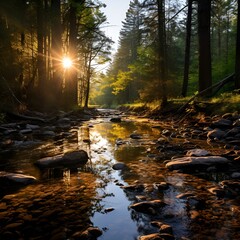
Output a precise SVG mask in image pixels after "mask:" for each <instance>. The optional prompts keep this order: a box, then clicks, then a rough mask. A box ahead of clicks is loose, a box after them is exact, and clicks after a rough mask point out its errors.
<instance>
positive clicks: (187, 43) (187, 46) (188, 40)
mask: <svg viewBox="0 0 240 240" xmlns="http://www.w3.org/2000/svg"><path fill="white" fill-rule="evenodd" d="M192 5H193V0H188V11H187V23H186V40H185V60H184V74H183V85H182V96H183V97H186V95H187V88H188V79H189V66H190V48H191V28H192Z"/></svg>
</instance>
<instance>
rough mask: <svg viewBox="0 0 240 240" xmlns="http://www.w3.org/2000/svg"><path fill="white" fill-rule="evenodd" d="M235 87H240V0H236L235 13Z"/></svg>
mask: <svg viewBox="0 0 240 240" xmlns="http://www.w3.org/2000/svg"><path fill="white" fill-rule="evenodd" d="M235 88H236V89H239V88H240V0H238V15H237V40H236V60H235Z"/></svg>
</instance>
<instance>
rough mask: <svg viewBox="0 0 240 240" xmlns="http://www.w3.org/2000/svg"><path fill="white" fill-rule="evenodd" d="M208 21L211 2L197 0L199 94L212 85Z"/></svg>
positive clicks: (208, 0)
mask: <svg viewBox="0 0 240 240" xmlns="http://www.w3.org/2000/svg"><path fill="white" fill-rule="evenodd" d="M210 20H211V0H198V40H199V92H202V91H203V90H205V89H207V88H209V87H210V86H211V85H212V66H211V35H210ZM210 90H211V89H210ZM210 90H209V92H207V93H206V95H209V94H211V92H210Z"/></svg>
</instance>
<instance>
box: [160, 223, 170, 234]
mask: <svg viewBox="0 0 240 240" xmlns="http://www.w3.org/2000/svg"><path fill="white" fill-rule="evenodd" d="M159 232H160V233H169V234H172V232H173V230H172V227H171V226H170V225H168V224H163V225H162V226H161V227H160V230H159Z"/></svg>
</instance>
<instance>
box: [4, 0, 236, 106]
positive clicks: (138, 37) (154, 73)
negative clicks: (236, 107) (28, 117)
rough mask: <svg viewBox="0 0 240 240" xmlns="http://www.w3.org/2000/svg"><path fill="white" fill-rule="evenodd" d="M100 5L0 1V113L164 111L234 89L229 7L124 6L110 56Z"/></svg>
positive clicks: (222, 1) (219, 3) (225, 1)
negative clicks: (172, 103)
mask: <svg viewBox="0 0 240 240" xmlns="http://www.w3.org/2000/svg"><path fill="white" fill-rule="evenodd" d="M104 7H106V6H105V5H104V4H103V3H101V1H91V0H71V1H62V0H56V1H51V0H42V1H39V0H30V1H27V0H21V1H19V0H13V1H1V3H0V17H1V18H0V21H1V22H0V27H1V36H0V43H1V44H0V62H1V64H0V75H1V76H0V77H1V81H0V87H1V89H2V91H1V93H0V98H1V104H0V105H1V106H0V107H1V109H2V110H3V111H4V109H5V110H6V108H7V109H15V110H16V109H17V110H21V109H22V110H23V109H28V108H33V109H38V110H44V111H46V110H52V109H65V110H66V109H72V108H74V107H86V108H87V107H88V106H89V105H95V106H100V107H102V106H104V107H116V106H119V105H123V104H132V103H149V102H157V103H158V104H159V105H165V104H166V103H167V101H168V99H172V98H179V97H188V96H193V95H197V94H200V95H201V96H202V97H209V96H213V95H215V94H216V92H219V90H221V92H232V91H234V90H237V89H239V87H240V73H239V71H240V67H239V66H240V57H239V56H240V48H239V46H240V44H239V42H240V37H239V34H240V33H239V31H240V30H239V28H240V27H239V18H238V16H239V14H238V13H239V8H238V1H236V0H213V1H208V0H204V1H193V0H189V1H173V0H165V1H163V0H162V1H160V0H142V1H138V0H134V1H131V2H130V5H129V9H128V11H127V13H126V18H125V20H124V21H123V26H122V29H121V31H120V37H119V42H118V49H117V51H116V52H113V51H112V49H111V46H112V44H113V41H112V40H111V39H110V38H109V37H108V36H107V35H106V33H105V31H104V29H105V28H107V27H108V23H107V18H106V16H105V15H104V13H103V11H102V9H103V8H104ZM66 58H67V61H68V65H69V66H67V67H66V66H65V65H64V61H65V60H66ZM64 59H65V60H64ZM106 64H108V68H107V69H106V67H105V66H106ZM226 83H228V84H227V85H226V86H225V87H224V88H222V87H223V86H224V85H225V84H226ZM235 92H237V91H235Z"/></svg>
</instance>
